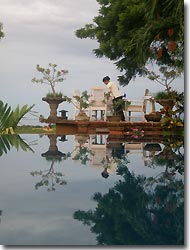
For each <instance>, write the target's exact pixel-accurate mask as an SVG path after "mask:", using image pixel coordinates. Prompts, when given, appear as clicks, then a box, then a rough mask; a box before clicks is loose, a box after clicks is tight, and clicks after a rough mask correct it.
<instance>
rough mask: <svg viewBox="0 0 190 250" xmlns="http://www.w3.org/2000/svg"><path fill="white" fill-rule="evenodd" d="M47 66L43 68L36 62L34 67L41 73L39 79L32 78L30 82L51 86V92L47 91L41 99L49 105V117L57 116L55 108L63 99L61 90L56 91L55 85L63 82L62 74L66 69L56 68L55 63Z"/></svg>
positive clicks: (64, 73)
mask: <svg viewBox="0 0 190 250" xmlns="http://www.w3.org/2000/svg"><path fill="white" fill-rule="evenodd" d="M48 66H49V67H48V68H46V69H45V68H43V67H41V66H40V65H39V64H37V66H36V69H37V71H38V72H40V73H41V74H42V78H41V79H37V78H35V77H34V78H33V79H32V82H34V83H41V84H47V85H49V86H50V88H51V92H49V93H48V94H47V95H46V97H43V98H42V100H43V101H45V102H47V103H48V104H49V107H50V115H49V118H56V117H57V108H58V106H59V104H60V103H62V102H63V101H65V99H64V98H63V94H62V93H61V92H59V93H58V92H56V90H55V86H56V84H57V83H59V82H63V81H64V80H65V78H64V76H65V75H66V74H67V73H68V71H67V70H64V69H62V70H57V65H56V64H52V63H49V65H48Z"/></svg>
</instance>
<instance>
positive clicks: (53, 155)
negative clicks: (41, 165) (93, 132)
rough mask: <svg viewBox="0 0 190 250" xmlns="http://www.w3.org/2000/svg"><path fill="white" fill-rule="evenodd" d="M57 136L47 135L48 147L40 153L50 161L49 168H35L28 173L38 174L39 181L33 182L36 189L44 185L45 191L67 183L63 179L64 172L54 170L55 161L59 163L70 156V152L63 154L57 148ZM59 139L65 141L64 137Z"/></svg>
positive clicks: (35, 175) (53, 189)
mask: <svg viewBox="0 0 190 250" xmlns="http://www.w3.org/2000/svg"><path fill="white" fill-rule="evenodd" d="M57 137H58V136H57V135H48V138H49V149H48V151H46V152H45V153H42V154H41V156H42V157H44V158H45V159H46V161H47V162H48V163H50V167H49V169H46V170H40V171H38V170H36V171H32V172H31V173H30V174H31V175H32V176H34V177H37V176H38V177H39V176H40V181H38V182H37V183H36V184H35V189H36V190H37V189H38V188H40V187H43V186H46V187H47V191H48V192H50V191H55V190H56V185H61V186H62V185H65V184H67V182H66V180H64V174H63V173H62V172H60V171H59V172H58V171H56V170H55V168H54V164H55V163H60V162H62V161H63V160H65V159H66V158H67V157H70V153H68V154H65V153H63V152H61V151H59V150H58V147H57ZM60 141H62V142H64V141H67V140H66V137H64V138H63V137H61V139H60Z"/></svg>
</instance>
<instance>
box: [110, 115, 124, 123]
mask: <svg viewBox="0 0 190 250" xmlns="http://www.w3.org/2000/svg"><path fill="white" fill-rule="evenodd" d="M107 121H108V122H119V121H121V116H118V115H109V116H107Z"/></svg>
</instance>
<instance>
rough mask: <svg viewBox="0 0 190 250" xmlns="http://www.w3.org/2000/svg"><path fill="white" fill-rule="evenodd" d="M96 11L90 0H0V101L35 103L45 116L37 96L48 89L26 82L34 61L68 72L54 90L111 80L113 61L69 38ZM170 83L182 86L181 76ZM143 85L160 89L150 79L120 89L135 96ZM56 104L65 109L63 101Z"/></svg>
mask: <svg viewBox="0 0 190 250" xmlns="http://www.w3.org/2000/svg"><path fill="white" fill-rule="evenodd" d="M98 9H99V5H98V4H97V2H96V0H72V1H71V0H54V1H52V0H32V1H30V0H0V22H2V23H3V27H4V28H3V30H4V33H5V37H4V38H3V39H2V40H1V41H0V65H1V66H0V88H1V92H0V99H1V100H3V101H4V102H8V103H9V104H10V105H11V106H12V107H15V106H16V105H17V104H20V105H24V104H29V105H31V104H33V103H35V104H36V107H35V110H36V111H38V112H39V114H43V115H44V116H47V115H48V114H49V108H48V105H47V104H46V103H44V102H42V101H41V98H42V97H43V96H45V95H46V93H47V92H48V91H49V88H48V86H46V85H35V84H34V83H32V82H31V79H32V78H33V77H34V76H36V77H38V76H39V74H38V73H37V71H36V64H38V63H39V64H40V65H41V66H44V67H46V66H47V65H48V63H49V62H52V63H56V64H58V66H59V67H60V68H64V69H67V70H68V71H69V74H68V75H67V76H66V80H65V82H64V84H61V85H59V88H58V91H59V90H61V91H62V92H63V93H64V94H66V95H71V94H72V92H73V90H74V89H80V90H81V91H82V90H85V89H87V90H90V88H91V87H92V86H98V85H100V86H102V78H103V76H105V75H109V76H110V77H111V79H112V80H114V81H117V76H118V75H119V74H120V73H119V72H118V71H117V70H116V69H115V65H114V64H113V62H111V61H109V60H107V59H105V58H103V59H99V58H96V57H95V55H94V54H93V53H92V49H94V48H96V47H97V46H98V45H97V43H96V42H95V41H92V40H90V39H82V40H81V39H79V38H77V37H76V36H75V30H76V29H78V28H81V27H83V26H84V25H85V24H86V23H90V22H91V21H92V19H93V17H94V16H96V15H97V14H98ZM174 86H176V88H177V89H179V90H181V89H183V79H180V80H178V81H177V82H176V84H174ZM146 88H149V89H150V91H151V92H156V91H157V90H163V87H161V86H159V85H158V84H156V83H152V82H151V81H149V80H147V79H143V78H136V79H135V81H131V82H130V83H129V85H128V86H126V87H125V88H122V87H121V91H122V92H123V93H127V96H128V98H129V99H140V98H141V97H142V96H143V94H144V90H145V89H146ZM62 105H63V106H61V108H65V109H67V110H70V107H68V104H62ZM71 112H72V111H71ZM69 116H72V114H70V115H69Z"/></svg>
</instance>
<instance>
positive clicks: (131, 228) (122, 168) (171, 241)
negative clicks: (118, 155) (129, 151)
mask: <svg viewBox="0 0 190 250" xmlns="http://www.w3.org/2000/svg"><path fill="white" fill-rule="evenodd" d="M118 174H119V175H121V176H122V177H123V180H120V181H119V182H117V183H116V184H115V186H114V187H113V188H111V189H109V192H108V193H107V194H104V195H102V194H101V193H95V194H94V197H93V199H94V201H96V202H97V207H96V209H95V210H94V211H93V210H89V211H87V212H85V211H81V210H78V211H76V212H75V213H74V218H75V219H77V220H80V221H82V222H83V223H84V224H86V225H89V226H91V231H92V232H94V233H96V234H97V241H98V244H101V245H180V244H183V241H184V236H183V234H184V222H183V219H184V218H183V214H184V197H183V191H184V184H183V182H182V181H180V180H176V179H175V177H174V176H170V178H165V179H164V180H165V181H163V176H162V177H160V178H157V181H156V182H155V183H154V186H153V185H152V182H151V180H149V178H146V177H144V176H135V175H134V174H131V173H130V172H129V170H128V169H127V166H126V165H124V164H122V163H120V164H118Z"/></svg>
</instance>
